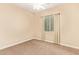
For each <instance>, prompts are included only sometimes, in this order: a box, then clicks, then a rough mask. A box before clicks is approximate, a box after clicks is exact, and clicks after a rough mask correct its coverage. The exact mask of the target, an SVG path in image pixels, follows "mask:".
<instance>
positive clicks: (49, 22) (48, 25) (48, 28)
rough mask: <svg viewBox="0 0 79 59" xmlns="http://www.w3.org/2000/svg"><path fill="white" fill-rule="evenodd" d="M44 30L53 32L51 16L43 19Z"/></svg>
mask: <svg viewBox="0 0 79 59" xmlns="http://www.w3.org/2000/svg"><path fill="white" fill-rule="evenodd" d="M44 30H45V31H54V17H53V16H52V15H48V16H45V17H44Z"/></svg>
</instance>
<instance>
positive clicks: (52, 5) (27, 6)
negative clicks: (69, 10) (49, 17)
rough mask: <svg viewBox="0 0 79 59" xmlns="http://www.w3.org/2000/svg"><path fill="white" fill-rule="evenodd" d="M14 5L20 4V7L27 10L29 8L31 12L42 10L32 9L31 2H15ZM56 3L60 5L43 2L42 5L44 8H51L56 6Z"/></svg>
mask: <svg viewBox="0 0 79 59" xmlns="http://www.w3.org/2000/svg"><path fill="white" fill-rule="evenodd" d="M16 5H17V6H20V7H21V8H24V9H27V10H29V11H31V12H37V11H42V9H41V10H34V9H33V3H17V4H16ZM57 5H60V4H59V3H45V4H44V5H43V6H44V7H45V8H46V9H48V8H51V7H52V8H53V7H55V6H57Z"/></svg>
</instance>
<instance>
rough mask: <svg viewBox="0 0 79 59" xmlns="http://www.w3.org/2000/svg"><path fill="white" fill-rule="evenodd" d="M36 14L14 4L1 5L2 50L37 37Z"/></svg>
mask: <svg viewBox="0 0 79 59" xmlns="http://www.w3.org/2000/svg"><path fill="white" fill-rule="evenodd" d="M34 24H35V23H34V14H33V13H31V12H29V11H26V10H24V9H21V8H19V7H17V6H15V5H13V4H0V49H2V48H6V47H9V46H12V45H15V44H18V43H21V42H24V41H27V40H30V39H32V38H33V36H35V35H34V34H35V32H34V30H35V29H34V28H33V27H34Z"/></svg>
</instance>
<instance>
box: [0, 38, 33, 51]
mask: <svg viewBox="0 0 79 59" xmlns="http://www.w3.org/2000/svg"><path fill="white" fill-rule="evenodd" d="M29 40H32V39H31V38H29V39H22V40H18V41H15V42H13V43H12V44H11V43H10V44H6V45H4V46H2V47H1V48H0V50H2V49H5V48H8V47H11V46H14V45H17V44H20V43H23V42H26V41H29Z"/></svg>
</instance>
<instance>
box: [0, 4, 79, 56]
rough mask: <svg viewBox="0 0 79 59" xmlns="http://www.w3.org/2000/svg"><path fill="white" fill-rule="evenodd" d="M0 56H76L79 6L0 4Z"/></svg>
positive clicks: (78, 53)
mask: <svg viewBox="0 0 79 59" xmlns="http://www.w3.org/2000/svg"><path fill="white" fill-rule="evenodd" d="M0 55H79V3H0Z"/></svg>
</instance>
